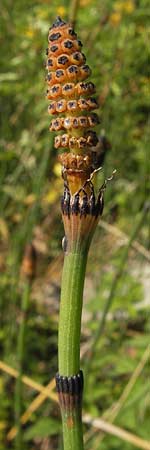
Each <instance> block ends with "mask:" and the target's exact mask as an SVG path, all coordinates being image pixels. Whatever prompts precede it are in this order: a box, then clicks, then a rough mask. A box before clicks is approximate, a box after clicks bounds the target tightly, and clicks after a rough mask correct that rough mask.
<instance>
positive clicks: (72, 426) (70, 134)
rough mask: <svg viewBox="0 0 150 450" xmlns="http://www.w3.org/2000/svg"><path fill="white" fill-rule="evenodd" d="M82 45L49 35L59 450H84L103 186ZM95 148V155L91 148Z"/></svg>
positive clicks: (63, 28)
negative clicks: (84, 320) (58, 227)
mask: <svg viewBox="0 0 150 450" xmlns="http://www.w3.org/2000/svg"><path fill="white" fill-rule="evenodd" d="M81 48H82V43H81V41H80V40H78V39H77V35H76V33H75V31H74V29H73V27H72V25H71V24H68V23H66V22H64V21H63V20H62V19H61V18H60V17H58V18H57V19H56V21H55V23H54V24H53V25H52V26H51V27H50V29H49V35H48V48H47V50H46V54H47V63H46V67H47V70H48V74H47V77H46V79H47V84H48V89H47V98H48V100H50V104H49V106H48V112H49V114H50V115H54V118H53V119H52V120H51V124H50V131H55V132H56V133H57V132H58V131H60V130H64V133H63V134H62V135H56V137H55V148H57V149H60V148H62V149H63V151H61V153H60V154H59V161H60V163H61V165H62V177H63V181H64V191H63V196H62V200H61V211H62V219H63V223H64V229H65V237H64V239H63V249H64V253H65V258H64V267H63V274H62V285H61V304H60V317H59V339H58V359H59V368H58V373H57V375H56V388H57V392H58V397H59V404H60V408H61V415H62V424H63V442H64V450H83V448H84V444H83V431H82V418H81V414H82V393H83V373H82V371H81V370H80V332H81V314H82V301H83V287H84V279H85V270H86V262H87V255H88V250H89V246H90V243H91V239H92V236H93V234H94V231H95V228H96V225H97V223H98V220H99V216H101V214H102V211H103V206H104V201H103V193H104V189H105V187H106V181H107V180H106V181H105V182H104V184H103V185H102V186H101V188H100V189H99V191H98V194H97V195H96V194H95V187H94V184H93V180H94V175H95V174H96V172H97V170H98V168H99V161H100V158H101V154H100V153H99V152H98V151H97V147H96V146H97V144H98V138H97V135H96V132H94V131H92V130H91V128H93V127H94V126H96V125H97V124H98V123H99V119H98V116H97V114H96V113H93V110H95V109H96V108H98V103H97V100H96V99H95V97H93V95H94V93H95V86H94V84H93V83H92V82H91V81H88V82H87V81H86V80H87V78H88V77H89V76H90V74H91V71H90V68H89V66H88V65H87V64H86V58H85V56H84V54H83V53H82V52H81ZM94 147H96V149H95V150H93V148H94Z"/></svg>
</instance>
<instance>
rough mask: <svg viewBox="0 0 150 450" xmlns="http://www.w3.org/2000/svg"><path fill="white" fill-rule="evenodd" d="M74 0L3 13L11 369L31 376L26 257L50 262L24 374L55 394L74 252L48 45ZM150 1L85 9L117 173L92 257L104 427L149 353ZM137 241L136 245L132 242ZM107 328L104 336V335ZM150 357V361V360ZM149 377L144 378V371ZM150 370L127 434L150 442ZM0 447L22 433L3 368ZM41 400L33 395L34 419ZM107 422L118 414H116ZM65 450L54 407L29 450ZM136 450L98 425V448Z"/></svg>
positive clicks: (0, 248)
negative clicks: (24, 302) (65, 270)
mask: <svg viewBox="0 0 150 450" xmlns="http://www.w3.org/2000/svg"><path fill="white" fill-rule="evenodd" d="M69 8H70V2H69V1H67V0H66V1H64V2H60V1H58V0H55V1H54V2H51V1H50V0H41V1H38V0H37V1H34V0H30V1H29V0H26V1H25V0H22V1H21V2H20V1H19V0H14V1H12V0H2V3H1V16H0V30H1V31H0V37H1V45H0V53H1V74H0V91H1V96H0V97H1V99H0V111H1V137H0V204H1V215H0V269H1V282H0V290H1V294H0V314H1V329H0V350H1V352H0V359H1V360H2V361H5V362H6V363H7V364H8V365H9V366H11V367H13V368H15V369H17V368H19V357H18V350H17V348H18V334H19V329H20V325H21V323H22V311H21V309H22V307H21V299H22V295H23V286H22V283H21V282H20V265H21V262H22V258H23V254H24V249H25V246H26V244H27V243H28V242H31V241H32V242H33V244H34V247H35V249H36V254H37V268H36V277H35V279H34V281H33V283H32V290H31V296H30V304H29V311H28V315H27V320H26V332H25V346H24V352H23V353H24V354H23V373H25V374H26V375H28V376H29V377H31V378H32V379H33V380H36V381H38V382H39V383H41V384H42V385H46V384H47V383H48V382H49V380H50V379H52V378H53V377H54V375H55V372H56V370H57V329H58V311H59V294H60V280H61V270H62V264H63V255H62V249H61V240H62V237H63V225H62V221H61V214H60V196H61V193H62V181H61V177H60V167H59V164H58V162H57V157H56V156H57V155H56V151H55V150H54V147H53V139H54V136H53V135H52V136H51V135H50V133H49V131H48V126H49V117H48V114H47V106H48V102H47V100H46V99H45V91H46V83H45V68H44V61H45V48H46V47H47V35H48V29H49V26H50V25H51V24H52V22H53V21H54V20H55V17H56V16H57V15H60V16H61V17H62V18H64V19H68V11H69ZM149 24H150V4H149V0H135V1H134V0H126V1H125V0H120V1H119V0H118V1H115V0H101V1H100V0H99V1H97V0H80V4H79V7H78V11H77V22H76V31H77V33H78V35H79V38H80V39H81V40H82V42H83V52H84V53H85V55H86V57H87V62H88V64H89V65H90V66H91V68H92V81H94V82H95V84H96V87H97V95H98V97H99V101H100V116H101V119H102V120H101V126H100V129H99V130H98V131H99V134H101V133H102V134H103V133H105V135H106V136H107V138H108V140H109V142H110V144H111V149H110V150H109V151H107V154H106V157H105V161H104V167H103V174H101V179H100V182H102V179H104V177H106V176H109V175H111V173H112V171H113V169H116V170H117V174H116V176H115V179H114V181H113V182H112V183H111V184H109V186H108V189H107V192H106V195H105V209H104V214H103V222H102V224H100V225H99V226H98V227H97V231H96V233H95V236H94V239H93V243H92V246H91V249H90V254H89V260H88V267H87V276H86V283H85V299H84V310H83V326H82V343H81V352H82V354H83V357H82V368H83V370H85V372H86V373H87V374H88V376H87V377H86V383H85V395H84V412H86V413H89V414H90V415H91V416H92V417H102V416H103V415H104V414H106V411H107V410H108V409H109V408H111V407H112V406H114V404H115V402H116V401H118V400H119V399H120V396H121V394H122V392H123V391H124V389H125V387H126V385H127V383H128V382H129V380H130V379H131V377H133V373H134V371H135V369H136V367H137V365H138V364H139V362H140V360H141V358H142V356H143V353H144V352H145V349H146V348H147V346H148V344H149V336H150V335H149V332H150V325H149V310H150V284H149V283H150V282H149V279H150V265H149V262H150V256H149V254H148V250H149V248H150V228H149V223H150V213H149V211H148V209H147V212H145V208H146V206H148V201H149V188H150V181H149V172H150V152H149V142H150V120H149V108H150V84H149V83H150V66H149V65H148V58H149V55H150V45H149V44H150V25H149ZM121 232H123V233H125V236H124V235H122V234H121ZM103 319H105V326H102V325H103V323H102V321H103ZM147 359H148V358H147ZM135 374H136V372H135ZM149 388H150V386H149V367H148V364H147V360H145V363H143V365H141V370H140V371H139V373H138V374H136V375H135V378H134V381H133V387H132V389H131V391H130V393H129V395H128V396H127V398H126V400H125V401H124V402H122V401H121V403H120V409H119V411H118V414H117V416H116V418H115V422H114V423H115V424H116V425H118V426H120V427H122V428H125V429H127V430H128V431H130V432H132V433H134V434H137V435H139V436H140V437H141V438H143V439H145V440H150V389H149ZM0 394H1V408H0V450H5V449H6V448H10V449H11V448H17V447H16V445H17V444H16V442H15V441H14V440H12V441H11V442H9V441H8V439H7V433H8V431H9V430H10V429H11V427H12V426H13V425H14V423H15V413H14V409H15V406H14V405H15V395H16V394H15V381H14V378H12V377H10V376H9V375H8V374H6V373H5V371H2V370H1V371H0ZM36 395H37V393H36V392H35V391H34V390H32V389H29V388H28V387H27V386H24V385H23V392H22V396H23V399H22V406H21V408H22V413H23V412H24V411H25V410H26V409H27V408H28V407H29V405H30V403H31V401H32V400H33V399H34V398H35V396H36ZM106 417H107V420H108V422H109V421H111V417H110V415H109V412H108V414H106ZM35 448H36V450H48V449H51V450H55V449H59V450H61V449H62V441H61V426H60V415H59V409H58V407H57V405H56V404H55V403H53V402H52V401H50V400H48V399H47V400H45V402H43V404H42V405H41V406H40V407H39V408H37V410H36V411H35V412H34V413H33V414H32V416H31V418H30V420H29V421H28V422H27V423H26V425H25V426H24V427H23V436H22V445H21V448H20V449H19V450H26V449H35ZM122 448H123V449H124V450H131V449H133V448H134V446H133V445H132V444H130V443H127V442H126V440H123V441H122V440H121V439H119V438H116V437H114V436H111V435H109V434H106V435H105V436H103V435H102V433H101V432H100V430H97V429H95V428H92V426H91V425H90V424H89V425H88V426H87V425H86V426H85V450H99V449H101V450H121V449H122Z"/></svg>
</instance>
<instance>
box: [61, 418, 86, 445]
mask: <svg viewBox="0 0 150 450" xmlns="http://www.w3.org/2000/svg"><path fill="white" fill-rule="evenodd" d="M71 423H73V426H71ZM62 425H63V441H64V450H83V449H84V445H83V430H82V419H81V414H80V412H79V411H74V413H73V414H72V416H70V417H69V418H68V416H67V414H62Z"/></svg>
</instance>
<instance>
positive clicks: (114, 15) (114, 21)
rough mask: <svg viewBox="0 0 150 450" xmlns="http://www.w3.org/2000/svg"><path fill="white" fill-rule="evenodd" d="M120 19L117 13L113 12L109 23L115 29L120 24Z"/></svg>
mask: <svg viewBox="0 0 150 450" xmlns="http://www.w3.org/2000/svg"><path fill="white" fill-rule="evenodd" d="M121 17H122V16H121V14H120V13H119V12H114V13H112V14H111V15H110V17H109V22H110V23H111V25H113V26H114V27H115V26H117V25H119V23H120V22H121Z"/></svg>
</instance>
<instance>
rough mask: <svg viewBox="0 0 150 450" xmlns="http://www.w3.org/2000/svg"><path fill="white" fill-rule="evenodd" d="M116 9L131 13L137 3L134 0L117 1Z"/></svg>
mask: <svg viewBox="0 0 150 450" xmlns="http://www.w3.org/2000/svg"><path fill="white" fill-rule="evenodd" d="M114 9H115V11H116V12H124V13H127V14H131V13H132V12H133V11H134V9H135V4H134V1H133V0H126V1H122V2H121V1H117V2H115V4H114Z"/></svg>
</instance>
